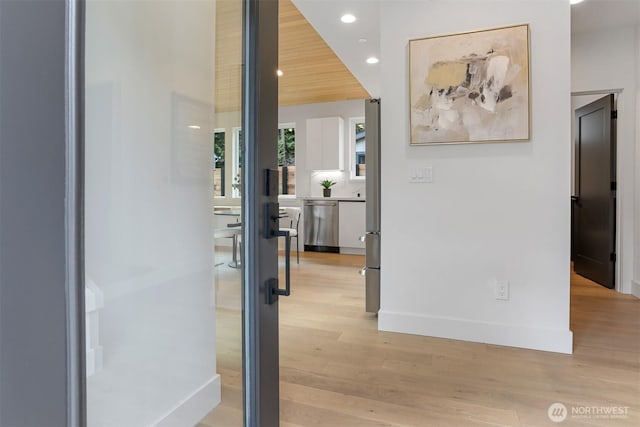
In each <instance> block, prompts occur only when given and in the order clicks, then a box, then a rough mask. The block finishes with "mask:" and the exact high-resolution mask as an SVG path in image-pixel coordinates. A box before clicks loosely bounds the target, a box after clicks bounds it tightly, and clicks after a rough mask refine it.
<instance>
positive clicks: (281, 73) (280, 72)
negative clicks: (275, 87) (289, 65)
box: [276, 70, 284, 77]
mask: <svg viewBox="0 0 640 427" xmlns="http://www.w3.org/2000/svg"><path fill="white" fill-rule="evenodd" d="M276 74H277V75H278V77H282V76H283V75H284V73H283V72H282V70H277V71H276Z"/></svg>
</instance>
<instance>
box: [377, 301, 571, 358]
mask: <svg viewBox="0 0 640 427" xmlns="http://www.w3.org/2000/svg"><path fill="white" fill-rule="evenodd" d="M378 329H380V330H381V331H389V332H400V333H405V334H413V335H423V336H429V337H438V338H448V339H453V340H462V341H472V342H481V343H486V344H496V345H504V346H509V347H519V348H528V349H532V350H543V351H551V352H555V353H565V354H571V353H573V332H571V331H570V330H568V329H567V330H557V329H542V328H531V327H525V326H518V325H508V324H501V323H492V322H477V321H471V320H467V319H456V318H448V317H439V316H425V315H422V314H412V313H394V312H389V311H384V310H381V311H380V312H379V313H378Z"/></svg>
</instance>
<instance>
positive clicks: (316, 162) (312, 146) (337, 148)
mask: <svg viewBox="0 0 640 427" xmlns="http://www.w3.org/2000/svg"><path fill="white" fill-rule="evenodd" d="M306 148H307V169H308V170H343V169H344V120H343V119H342V117H322V118H318V119H307V147H306Z"/></svg>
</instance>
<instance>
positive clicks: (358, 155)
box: [349, 117, 367, 179]
mask: <svg viewBox="0 0 640 427" xmlns="http://www.w3.org/2000/svg"><path fill="white" fill-rule="evenodd" d="M349 129H350V130H349V134H350V136H349V145H350V153H351V158H350V166H349V169H350V171H351V179H365V176H366V164H365V156H366V148H367V142H366V140H365V126H364V117H355V118H352V119H351V120H349Z"/></svg>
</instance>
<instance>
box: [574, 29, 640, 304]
mask: <svg viewBox="0 0 640 427" xmlns="http://www.w3.org/2000/svg"><path fill="white" fill-rule="evenodd" d="M637 37H638V36H637V29H636V28H635V27H626V28H615V29H610V30H602V31H596V32H589V33H577V34H574V35H573V36H572V38H571V70H572V73H571V77H572V79H571V85H572V87H571V90H572V91H573V92H581V91H588V90H607V89H615V88H621V89H623V91H622V93H621V94H619V95H618V96H617V108H618V134H617V143H618V146H617V149H618V159H617V164H618V171H617V174H618V177H617V182H618V192H617V194H618V207H617V210H618V221H617V222H618V227H617V254H618V265H617V271H616V273H617V274H616V276H617V277H616V282H617V283H616V289H618V290H619V291H621V292H624V293H630V292H631V287H632V279H633V274H634V263H635V260H636V258H637V256H635V255H634V253H639V252H635V250H634V249H635V248H634V236H636V231H635V230H634V229H635V228H636V227H637V226H638V225H637V221H638V220H637V216H636V215H635V209H636V207H635V203H636V202H635V197H636V196H635V194H636V192H637V189H636V187H637V186H638V185H637V184H636V182H637V181H636V172H635V162H636V160H635V158H636V151H637V148H636V147H637V146H638V142H637V138H638V136H637V135H636V99H637V89H638V85H637V84H638V82H637V76H638V70H639V69H638V68H637V63H636V57H637V49H638V47H637V43H638V39H637ZM569 143H572V141H569ZM634 222H635V224H634ZM635 240H637V237H636V239H635ZM636 244H637V243H636ZM636 277H638V276H636Z"/></svg>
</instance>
